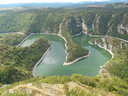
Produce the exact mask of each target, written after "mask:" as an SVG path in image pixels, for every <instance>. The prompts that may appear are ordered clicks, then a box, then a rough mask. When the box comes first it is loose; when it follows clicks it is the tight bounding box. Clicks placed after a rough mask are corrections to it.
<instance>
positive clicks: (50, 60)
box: [21, 34, 111, 76]
mask: <svg viewBox="0 0 128 96" xmlns="http://www.w3.org/2000/svg"><path fill="white" fill-rule="evenodd" d="M41 36H45V37H47V38H48V39H49V40H50V41H51V44H52V45H51V50H50V51H49V52H48V53H47V54H46V56H45V57H44V60H43V61H42V62H41V63H40V65H39V66H37V68H36V70H35V75H36V76H52V75H71V74H75V73H79V74H83V75H88V76H95V75H97V74H98V73H99V70H100V66H102V65H103V64H105V63H106V62H107V61H109V60H110V59H111V54H110V53H109V52H108V51H106V50H104V49H102V48H99V47H98V46H95V45H91V44H89V43H88V41H89V40H90V39H92V37H89V36H87V35H80V36H77V37H74V40H75V41H76V43H78V44H80V45H81V46H82V47H84V48H87V49H88V50H89V51H90V52H91V54H90V56H89V57H88V58H85V59H82V60H80V61H77V62H76V63H74V64H72V65H68V66H63V63H64V61H65V59H66V53H65V46H64V40H63V39H62V38H60V37H59V36H57V35H50V34H36V35H32V36H31V37H29V38H28V39H26V40H25V42H24V43H23V44H22V45H21V46H23V47H25V46H30V45H31V44H32V43H33V42H34V41H35V40H36V39H37V38H39V37H41Z"/></svg>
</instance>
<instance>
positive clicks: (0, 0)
mask: <svg viewBox="0 0 128 96" xmlns="http://www.w3.org/2000/svg"><path fill="white" fill-rule="evenodd" d="M82 1H94V2H99V1H109V0H36V1H35V0H0V4H10V3H43V2H45V3H51V2H74V3H76V2H82Z"/></svg>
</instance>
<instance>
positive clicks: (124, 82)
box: [0, 6, 128, 96]
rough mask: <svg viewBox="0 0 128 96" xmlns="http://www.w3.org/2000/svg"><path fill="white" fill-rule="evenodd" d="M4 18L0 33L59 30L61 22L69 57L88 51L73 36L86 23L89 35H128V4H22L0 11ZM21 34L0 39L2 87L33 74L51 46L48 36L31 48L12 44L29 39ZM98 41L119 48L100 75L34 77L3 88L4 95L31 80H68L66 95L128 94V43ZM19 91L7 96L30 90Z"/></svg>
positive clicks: (119, 95)
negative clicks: (67, 6)
mask: <svg viewBox="0 0 128 96" xmlns="http://www.w3.org/2000/svg"><path fill="white" fill-rule="evenodd" d="M63 18H66V19H65V21H64V22H62V21H63ZM0 21H1V22H0V29H1V30H0V32H1V33H2V32H13V31H14V32H17V31H21V32H23V33H25V34H26V33H27V34H29V33H36V32H49V33H52V32H53V33H58V32H59V30H60V28H59V26H60V24H61V23H62V28H61V31H62V35H63V36H64V37H65V39H66V40H67V41H68V42H67V52H68V53H69V54H68V60H67V62H70V61H73V60H74V59H76V58H78V57H81V56H83V55H87V54H88V50H86V49H84V48H82V47H80V46H78V45H77V44H76V43H75V42H74V41H73V39H72V35H75V34H77V33H80V32H81V31H83V26H82V23H83V22H84V24H85V25H86V26H87V29H88V30H87V31H88V32H87V33H88V34H95V35H97V34H98V35H110V36H115V37H119V38H123V39H128V38H127V37H128V32H127V24H128V8H122V7H117V8H113V7H108V6H107V7H102V8H101V7H96V8H91V7H90V8H88V7H87V8H77V9H72V8H71V9H70V8H69V9H68V8H59V9H58V8H55V9H52V8H37V9H36V8H32V9H31V8H30V9H26V10H22V8H21V10H20V11H16V10H14V11H1V12H0ZM11 37H13V38H11ZM19 37H20V36H19V35H18V34H17V35H16V34H15V35H13V34H12V35H5V36H0V43H2V44H0V83H1V84H0V86H2V85H3V84H7V83H13V82H16V81H20V80H24V79H27V78H30V77H32V72H31V71H32V68H33V66H34V65H35V63H36V62H37V61H38V60H39V59H40V57H41V56H42V55H43V53H44V52H45V51H46V50H47V48H48V47H50V45H49V43H48V40H46V39H44V38H41V39H39V40H37V41H36V42H35V43H34V44H32V45H31V46H29V47H14V46H10V45H17V44H18V43H19V42H20V41H21V40H22V39H23V38H24V36H21V37H20V38H19ZM94 41H95V40H94ZM104 41H105V42H104ZM96 42H97V44H100V45H101V46H103V47H105V46H106V47H107V49H110V50H112V52H113V53H114V58H112V60H111V61H110V62H109V63H107V64H106V65H105V66H103V73H101V74H99V75H97V76H95V77H87V76H82V75H72V76H62V77H60V76H52V77H38V78H31V79H28V80H26V81H22V82H18V83H14V84H12V85H9V86H7V87H2V88H0V95H1V94H2V93H3V92H5V91H7V90H8V89H10V88H13V87H14V86H17V85H18V84H26V85H27V84H28V83H32V84H33V86H35V85H37V86H36V87H39V88H40V87H41V85H40V84H41V83H49V84H63V89H64V91H65V94H66V95H67V96H127V95H128V59H127V58H128V44H127V43H125V42H123V41H120V40H116V39H110V38H108V39H104V38H100V39H99V38H98V39H97V40H96ZM93 43H94V42H93ZM4 44H6V45H4ZM111 47H112V48H111ZM69 82H76V83H77V84H79V86H75V88H71V86H70V85H69V84H68V83H69ZM58 86H59V85H58ZM21 91H23V90H21ZM21 91H20V92H21ZM20 92H18V93H14V94H11V93H9V94H8V96H17V94H18V95H21V96H27V95H28V93H25V92H24V91H23V93H20ZM27 92H28V91H27Z"/></svg>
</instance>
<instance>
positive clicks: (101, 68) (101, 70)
mask: <svg viewBox="0 0 128 96" xmlns="http://www.w3.org/2000/svg"><path fill="white" fill-rule="evenodd" d="M89 44H91V45H96V46H98V47H100V48H102V49H104V50H106V51H108V52H109V53H110V54H111V56H112V57H111V59H110V60H109V61H107V62H106V63H105V64H103V65H102V66H100V70H99V74H100V73H103V72H105V71H104V67H105V66H106V64H108V63H109V62H110V61H111V60H112V59H113V58H114V54H113V52H112V51H111V50H109V49H107V48H104V47H102V46H101V45H99V44H93V43H91V42H89Z"/></svg>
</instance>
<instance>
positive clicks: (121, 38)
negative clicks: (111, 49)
mask: <svg viewBox="0 0 128 96" xmlns="http://www.w3.org/2000/svg"><path fill="white" fill-rule="evenodd" d="M82 33H83V34H85V35H88V36H90V37H111V38H115V39H118V40H121V41H124V42H128V40H125V39H122V38H118V37H114V36H108V35H91V34H87V33H85V32H82Z"/></svg>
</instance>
